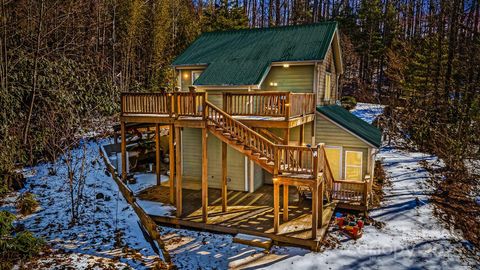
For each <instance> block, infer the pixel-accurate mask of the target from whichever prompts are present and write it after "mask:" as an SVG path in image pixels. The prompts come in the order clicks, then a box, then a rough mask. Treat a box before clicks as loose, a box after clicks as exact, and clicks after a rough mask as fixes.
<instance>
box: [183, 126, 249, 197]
mask: <svg viewBox="0 0 480 270" xmlns="http://www.w3.org/2000/svg"><path fill="white" fill-rule="evenodd" d="M201 134H202V130H201V129H194V128H184V129H183V135H182V143H183V145H182V146H183V175H184V177H185V178H186V179H189V180H193V181H199V182H200V181H201V174H202V142H201ZM207 150H208V185H209V186H210V187H213V188H220V187H221V179H222V178H221V168H222V166H221V164H222V160H221V158H222V154H221V142H220V141H219V140H218V139H217V138H216V137H215V136H213V135H212V134H210V133H209V134H208V140H207ZM227 156H228V167H227V177H229V178H230V179H231V181H230V182H229V183H228V188H229V189H232V190H242V191H244V190H245V158H244V156H243V155H242V154H240V153H239V152H237V151H236V150H234V149H232V148H230V147H228V150H227Z"/></svg>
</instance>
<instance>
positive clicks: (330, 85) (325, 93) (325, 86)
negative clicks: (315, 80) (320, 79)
mask: <svg viewBox="0 0 480 270" xmlns="http://www.w3.org/2000/svg"><path fill="white" fill-rule="evenodd" d="M327 77H328V78H329V80H328V86H329V89H328V91H327ZM324 88H325V91H324V93H323V99H324V100H331V99H332V73H331V72H328V71H327V72H325V85H324ZM327 93H328V94H327Z"/></svg>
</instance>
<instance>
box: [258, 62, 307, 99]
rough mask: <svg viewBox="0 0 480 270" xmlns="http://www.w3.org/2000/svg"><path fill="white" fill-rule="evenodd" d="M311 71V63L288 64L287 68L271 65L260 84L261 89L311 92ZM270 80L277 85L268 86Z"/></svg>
mask: <svg viewBox="0 0 480 270" xmlns="http://www.w3.org/2000/svg"><path fill="white" fill-rule="evenodd" d="M313 73H314V66H313V65H307V66H290V67H289V68H284V67H271V68H270V71H269V73H268V75H267V77H266V78H265V80H264V81H263V83H262V85H261V90H264V91H291V92H312V91H313ZM271 82H275V83H277V86H270V83H271Z"/></svg>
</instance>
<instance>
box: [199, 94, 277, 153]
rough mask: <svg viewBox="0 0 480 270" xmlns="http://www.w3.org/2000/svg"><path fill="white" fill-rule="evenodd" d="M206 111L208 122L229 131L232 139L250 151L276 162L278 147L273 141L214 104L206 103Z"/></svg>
mask: <svg viewBox="0 0 480 270" xmlns="http://www.w3.org/2000/svg"><path fill="white" fill-rule="evenodd" d="M205 109H206V110H205V118H206V119H207V120H208V121H211V122H213V123H214V124H215V125H216V126H218V127H220V128H223V130H225V131H227V132H228V133H229V134H230V135H231V136H232V137H235V138H237V140H238V142H239V143H242V144H243V145H245V146H246V147H248V148H249V149H250V150H252V151H255V152H258V153H260V154H261V155H263V156H264V157H266V158H267V159H269V160H270V161H274V160H275V154H276V152H275V149H276V145H275V144H273V143H272V142H271V141H269V140H268V139H266V138H265V137H263V136H262V135H260V134H259V133H257V132H256V131H254V130H252V129H251V128H249V127H248V126H246V125H244V124H242V123H241V122H240V121H238V120H236V119H234V118H233V117H232V116H230V115H228V114H227V113H225V112H224V111H222V110H221V109H219V108H218V107H216V106H215V105H213V104H212V103H209V102H206V107H205Z"/></svg>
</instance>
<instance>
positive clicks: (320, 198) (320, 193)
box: [318, 180, 325, 228]
mask: <svg viewBox="0 0 480 270" xmlns="http://www.w3.org/2000/svg"><path fill="white" fill-rule="evenodd" d="M320 181H321V182H320V186H319V187H318V225H319V226H320V228H321V227H322V226H323V192H324V190H325V186H324V184H325V181H323V180H320Z"/></svg>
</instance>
